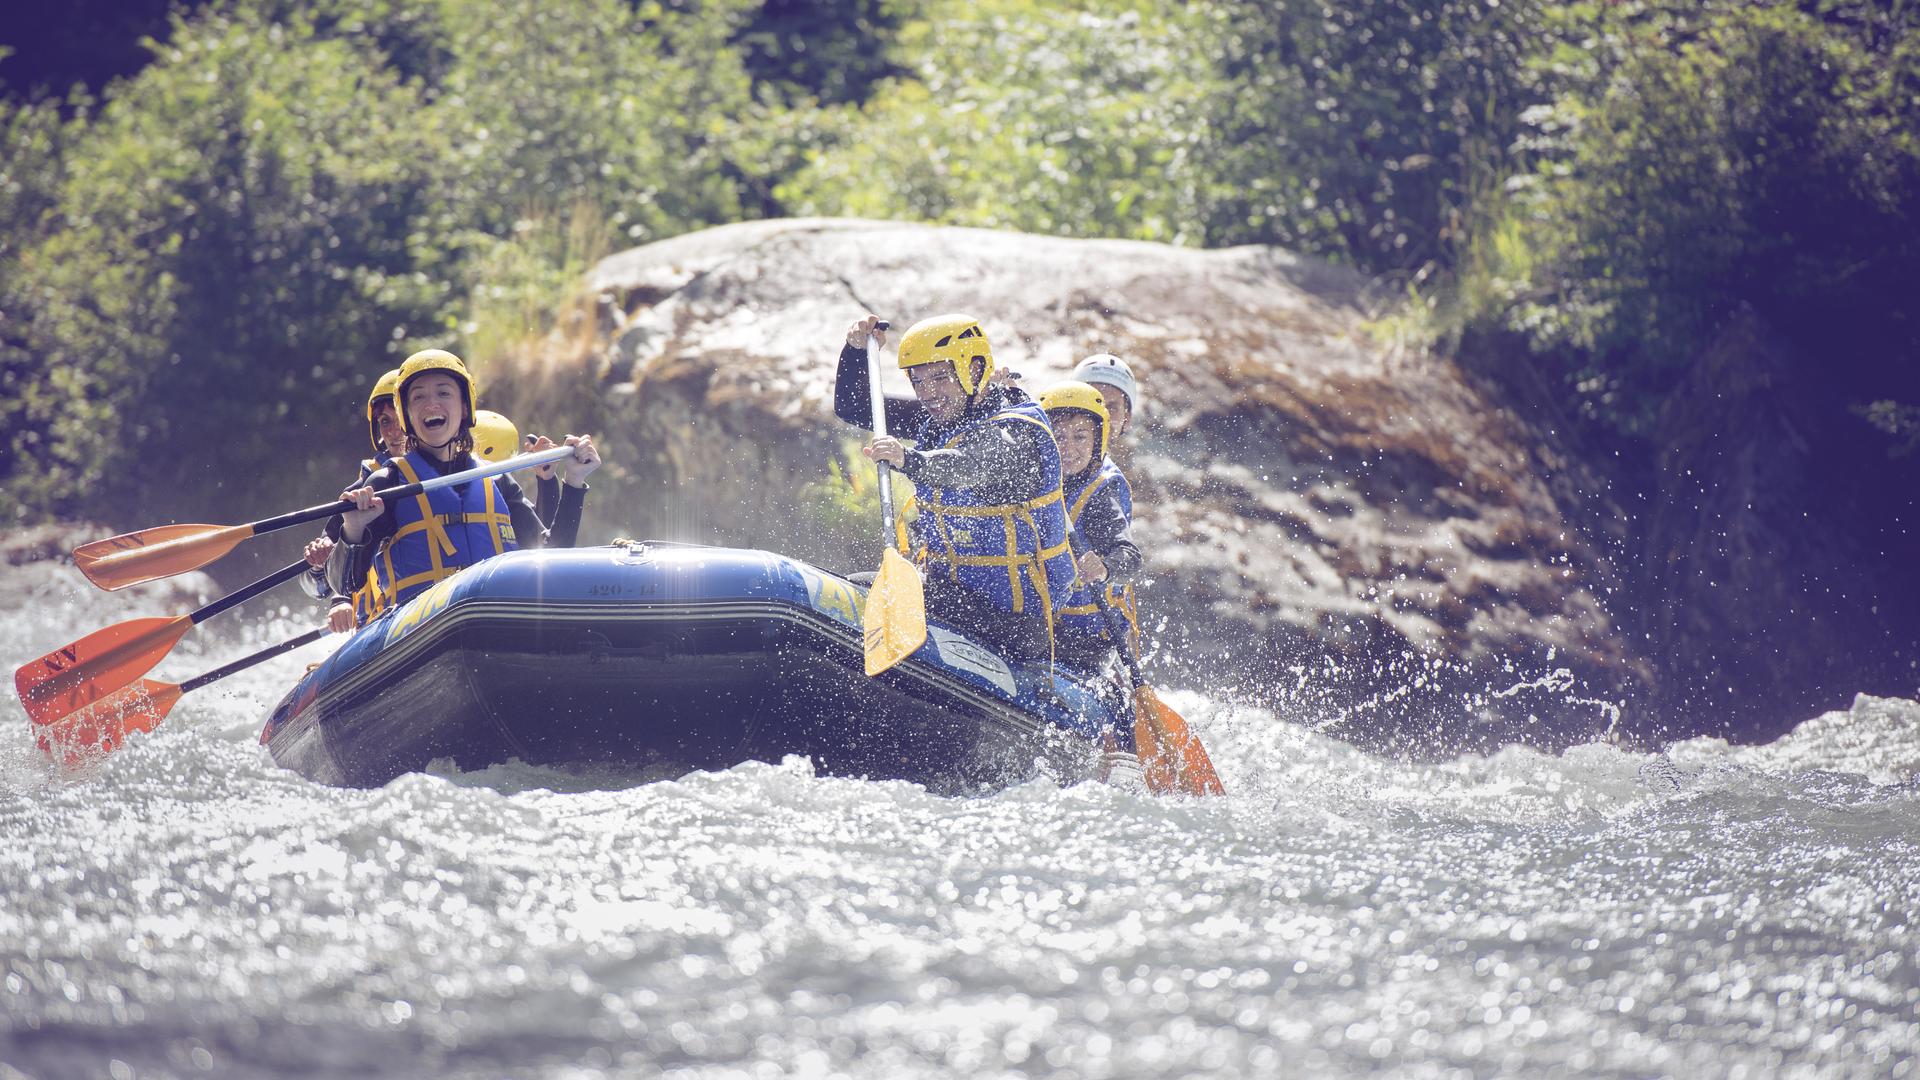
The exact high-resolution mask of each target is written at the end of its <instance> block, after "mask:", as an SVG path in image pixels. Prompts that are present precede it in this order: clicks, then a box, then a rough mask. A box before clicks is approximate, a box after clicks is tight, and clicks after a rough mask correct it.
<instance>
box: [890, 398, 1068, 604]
mask: <svg viewBox="0 0 1920 1080" xmlns="http://www.w3.org/2000/svg"><path fill="white" fill-rule="evenodd" d="M987 424H1033V425H1035V426H1036V427H1038V428H1040V430H1041V431H1043V432H1045V433H1046V438H1045V439H1044V440H1043V441H1042V443H1041V445H1042V446H1044V447H1045V450H1046V452H1045V453H1044V454H1043V455H1042V475H1041V482H1040V488H1041V491H1042V494H1040V495H1039V496H1037V497H1035V498H1032V499H1029V500H1027V501H1025V502H1018V503H1005V504H1003V503H994V502H989V501H988V500H987V498H986V497H985V496H984V495H982V494H980V492H979V491H977V490H976V489H974V488H971V487H952V488H942V487H934V486H932V485H926V486H923V487H920V488H919V489H917V490H916V491H915V494H914V501H915V503H916V504H917V505H918V507H919V512H920V513H919V517H917V518H915V519H914V522H913V531H914V535H915V539H916V541H917V543H918V547H917V550H916V556H917V558H918V559H919V561H920V563H921V565H922V567H923V568H925V570H926V571H927V572H928V573H939V572H944V573H945V574H946V575H947V576H948V577H949V578H950V579H951V580H953V581H955V582H957V583H958V584H960V585H962V586H965V587H966V588H968V589H970V590H972V591H973V592H975V593H977V594H979V595H980V596H982V597H985V598H986V599H987V600H988V601H989V602H990V603H992V604H993V606H994V607H996V608H999V609H1000V610H1002V611H1007V612H1012V613H1014V614H1027V613H1028V612H1029V611H1031V610H1032V609H1033V608H1034V607H1035V606H1037V607H1038V609H1039V613H1040V614H1041V615H1042V616H1043V617H1044V618H1045V619H1046V620H1047V634H1048V637H1049V639H1051V637H1052V635H1053V625H1054V619H1055V614H1054V606H1055V604H1056V602H1057V600H1059V599H1064V598H1065V597H1066V596H1067V595H1068V594H1070V593H1071V592H1072V591H1073V584H1074V567H1073V549H1072V547H1071V545H1069V544H1068V542H1067V511H1066V504H1065V499H1064V497H1063V495H1062V493H1061V491H1060V452H1059V450H1058V448H1057V447H1055V446H1054V442H1053V427H1052V425H1051V424H1049V423H1048V422H1047V414H1046V413H1044V412H1042V411H1041V409H1040V406H1039V405H1038V404H1036V403H1034V402H1031V401H1024V402H1020V403H1018V404H1014V405H1008V406H1006V407H1004V408H1001V409H1000V410H998V411H996V412H993V413H988V414H985V415H982V416H978V417H974V418H970V419H967V420H964V421H962V422H961V424H960V426H959V427H958V428H956V429H955V430H954V431H952V432H951V433H950V434H949V435H948V438H947V441H946V443H945V445H946V446H948V447H951V446H954V445H955V444H957V443H958V442H960V440H961V439H963V438H965V437H966V436H967V435H968V434H969V433H971V432H973V431H975V430H977V429H978V428H980V427H982V426H984V425H987ZM927 441H928V440H927V439H925V438H922V439H921V440H920V442H921V444H922V445H926V443H927Z"/></svg>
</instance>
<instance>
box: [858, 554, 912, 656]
mask: <svg viewBox="0 0 1920 1080" xmlns="http://www.w3.org/2000/svg"><path fill="white" fill-rule="evenodd" d="M862 627H863V628H864V629H865V631H866V646H867V674H868V675H878V674H880V673H881V672H883V671H885V670H887V669H888V668H890V667H892V666H893V665H895V664H897V663H899V662H900V661H902V660H905V659H906V658H907V657H909V656H912V655H913V651H914V650H915V649H918V648H919V647H920V645H921V643H923V642H925V641H926V640H927V596H926V593H925V591H923V589H922V588H921V585H920V571H918V570H916V569H914V567H913V564H912V563H910V562H908V561H907V560H906V559H905V558H904V557H902V556H901V554H900V553H899V552H898V551H896V550H894V549H893V548H891V547H889V548H888V549H887V551H886V554H885V555H882V556H881V557H880V573H879V574H878V575H877V576H875V577H874V579H873V586H872V588H869V589H868V590H867V611H866V615H865V616H864V618H863V620H862Z"/></svg>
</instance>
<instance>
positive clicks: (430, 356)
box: [393, 349, 480, 438]
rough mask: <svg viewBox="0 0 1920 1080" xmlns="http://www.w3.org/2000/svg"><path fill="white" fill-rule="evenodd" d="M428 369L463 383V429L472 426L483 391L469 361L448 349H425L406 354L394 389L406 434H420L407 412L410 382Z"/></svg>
mask: <svg viewBox="0 0 1920 1080" xmlns="http://www.w3.org/2000/svg"><path fill="white" fill-rule="evenodd" d="M429 371H439V372H444V373H445V374H448V375H451V376H453V377H454V380H455V381H457V382H458V383H459V384H460V389H461V391H462V392H463V393H464V395H465V402H464V403H465V405H466V410H465V411H466V416H465V417H463V418H462V420H461V425H462V426H461V432H462V433H464V432H465V431H466V430H467V429H469V428H471V427H472V426H473V421H474V410H473V403H474V399H476V398H478V397H479V396H480V395H479V393H478V392H477V390H476V388H475V387H474V385H473V376H472V375H471V374H470V373H468V371H467V365H465V364H463V363H461V362H460V358H459V357H457V356H455V355H453V354H452V353H450V352H448V351H447V350H445V349H425V350H422V351H420V352H417V353H414V354H413V355H412V356H409V357H407V362H406V363H404V364H401V365H400V386H399V388H398V389H397V390H395V391H394V392H393V396H394V398H395V400H396V401H397V402H398V403H399V407H400V425H401V426H402V427H404V428H406V429H407V434H409V435H412V436H414V437H415V438H419V434H418V433H417V432H415V431H414V430H413V418H412V417H410V416H408V415H407V384H408V383H410V382H412V381H413V380H415V379H417V378H419V377H420V376H422V375H425V374H426V373H427V372H429Z"/></svg>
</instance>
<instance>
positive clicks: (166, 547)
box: [73, 446, 573, 591]
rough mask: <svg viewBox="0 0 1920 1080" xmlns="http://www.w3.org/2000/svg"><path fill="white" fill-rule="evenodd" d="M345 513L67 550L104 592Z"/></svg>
mask: <svg viewBox="0 0 1920 1080" xmlns="http://www.w3.org/2000/svg"><path fill="white" fill-rule="evenodd" d="M571 456H573V447H571V446H556V447H554V448H553V449H551V450H542V451H540V452H539V453H537V454H521V455H520V456H518V457H511V458H508V459H507V460H505V461H497V462H492V463H489V464H486V465H480V466H477V467H475V468H472V469H468V470H466V471H465V472H457V473H449V474H448V475H446V476H436V477H434V478H433V479H431V480H422V481H420V482H419V483H417V484H402V485H399V486H397V487H390V488H382V489H381V490H379V491H378V492H375V494H377V495H379V496H380V497H381V498H383V499H386V500H388V501H389V502H391V501H392V500H394V499H405V498H409V497H411V496H414V495H419V494H422V493H424V492H428V491H437V490H439V489H440V488H443V487H447V486H449V485H452V484H464V483H466V482H467V481H469V480H478V479H481V478H483V477H488V476H499V475H501V474H502V473H510V472H517V471H519V470H521V469H531V468H533V467H534V466H536V465H545V464H546V463H547V462H549V461H559V460H560V459H561V458H566V457H571ZM351 509H353V503H352V502H351V501H349V500H346V499H342V500H340V501H339V502H330V503H327V504H325V505H324V506H310V507H308V508H306V509H305V510H295V511H294V512H293V513H291V514H281V515H280V516H279V517H270V518H264V519H262V520H260V521H255V522H252V523H250V524H247V525H159V526H155V527H154V528H151V529H141V530H140V531H139V532H130V533H122V534H121V535H119V536H110V537H108V538H107V539H105V540H95V541H93V542H92V543H90V544H82V545H80V546H79V547H77V548H74V549H73V562H74V565H76V566H78V567H79V568H80V572H81V573H83V574H85V575H87V580H88V581H91V582H93V583H94V584H95V585H98V586H99V587H101V588H102V589H106V590H108V591H112V590H115V589H124V588H126V587H127V586H129V585H138V584H140V583H141V582H143V581H157V580H159V579H160V578H164V577H172V576H173V575H175V574H184V573H186V572H187V571H189V570H198V569H200V568H201V567H203V566H205V565H207V564H208V563H210V562H212V561H214V560H215V559H218V558H220V557H221V556H222V555H225V554H226V553H227V552H229V551H232V550H233V549H234V548H235V547H236V546H238V545H239V543H240V542H241V541H242V540H245V539H247V538H248V537H251V536H261V535H264V534H266V533H270V532H277V531H279V530H280V529H290V528H292V527H293V526H295V525H303V524H305V523H307V522H309V521H319V520H321V519H322V518H329V517H332V516H333V515H335V514H340V513H345V512H346V511H348V510H351Z"/></svg>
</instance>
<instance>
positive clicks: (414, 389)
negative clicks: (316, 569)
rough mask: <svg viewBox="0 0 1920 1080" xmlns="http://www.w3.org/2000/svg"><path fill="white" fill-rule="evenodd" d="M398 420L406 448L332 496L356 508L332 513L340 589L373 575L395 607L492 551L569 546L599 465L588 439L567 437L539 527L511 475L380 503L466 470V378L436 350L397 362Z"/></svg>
mask: <svg viewBox="0 0 1920 1080" xmlns="http://www.w3.org/2000/svg"><path fill="white" fill-rule="evenodd" d="M395 396H396V397H397V398H398V400H399V408H400V425H401V426H402V427H403V428H405V429H406V433H407V443H406V445H407V452H406V454H404V455H402V456H400V457H396V458H394V459H393V461H392V462H391V463H390V464H388V465H387V467H386V468H384V469H381V470H380V471H378V472H376V473H374V474H372V475H371V476H369V477H367V479H366V483H365V484H364V485H363V486H361V487H359V488H357V489H355V490H353V491H349V492H345V493H343V494H342V495H341V498H343V499H349V500H352V501H353V503H354V504H355V507H356V509H353V510H349V511H347V512H346V513H345V514H344V515H342V517H341V536H342V539H344V540H345V541H346V542H345V543H343V544H341V545H340V546H338V547H336V548H335V549H334V554H333V556H332V559H331V561H330V563H329V567H328V575H329V577H330V578H331V579H332V580H333V584H334V587H335V588H336V589H339V588H340V587H341V586H342V585H344V584H345V583H348V582H362V581H365V580H366V579H367V574H368V573H369V571H373V572H377V574H378V576H379V584H380V593H381V595H383V596H385V597H387V598H389V601H390V603H391V604H395V605H397V604H400V603H404V602H405V601H407V600H409V599H412V598H413V597H414V596H415V595H417V594H418V593H420V592H423V591H425V590H426V589H428V588H430V587H432V586H433V585H434V584H436V583H438V582H440V581H442V580H445V579H446V578H450V577H452V576H453V575H454V574H456V573H458V572H459V571H460V570H462V569H464V568H466V567H468V566H471V565H473V564H474V563H477V562H479V561H481V560H482V559H486V558H488V557H490V556H493V555H500V554H503V553H505V552H508V551H512V550H514V549H515V548H520V547H572V546H573V544H574V540H575V537H576V536H577V535H578V533H579V530H580V512H581V507H582V505H583V503H584V500H585V497H586V489H587V485H586V478H587V476H588V474H590V473H592V472H593V470H595V469H597V468H599V466H600V455H599V452H598V451H597V450H595V449H594V446H593V437H592V436H590V435H569V436H567V439H566V442H567V445H568V446H571V447H573V448H574V456H573V458H572V460H570V461H568V462H567V464H566V469H565V474H564V476H563V478H562V479H563V482H562V484H561V493H560V505H559V508H558V509H557V510H556V511H555V513H554V519H553V527H552V528H551V529H545V528H542V527H541V523H540V517H539V515H538V513H536V511H535V509H534V506H533V503H532V501H531V500H529V499H528V498H527V496H526V493H525V492H524V491H522V490H521V488H520V485H519V484H518V483H516V482H515V481H514V480H513V479H512V478H511V477H508V476H500V477H496V478H494V479H492V480H489V481H486V482H484V483H471V484H460V485H455V486H453V487H450V488H446V489H443V490H441V491H436V492H433V493H431V494H422V495H418V496H415V497H414V498H411V499H404V500H401V501H399V502H396V503H395V504H394V505H393V506H391V507H389V506H387V505H386V503H385V501H384V500H382V499H381V498H380V496H379V495H377V494H375V492H376V490H378V489H380V488H385V487H390V486H394V485H397V484H402V483H417V482H419V481H420V480H421V479H422V478H431V477H433V476H443V475H446V474H448V473H452V472H459V471H461V470H463V469H467V468H471V467H472V466H473V464H474V459H473V422H474V415H475V409H474V400H475V397H476V395H475V393H474V385H473V376H472V374H470V373H469V372H468V371H467V366H466V364H465V363H463V362H462V361H461V359H460V358H459V357H457V356H455V355H454V354H452V353H450V352H446V351H445V350H442V349H427V350H425V351H423V352H417V353H414V354H413V355H412V356H410V357H408V358H407V362H406V363H404V364H402V365H400V378H399V392H398V393H397V394H396V395H395Z"/></svg>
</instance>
